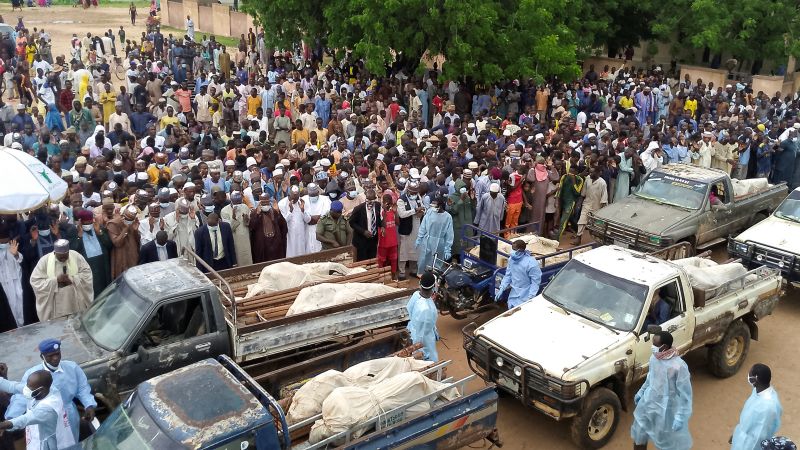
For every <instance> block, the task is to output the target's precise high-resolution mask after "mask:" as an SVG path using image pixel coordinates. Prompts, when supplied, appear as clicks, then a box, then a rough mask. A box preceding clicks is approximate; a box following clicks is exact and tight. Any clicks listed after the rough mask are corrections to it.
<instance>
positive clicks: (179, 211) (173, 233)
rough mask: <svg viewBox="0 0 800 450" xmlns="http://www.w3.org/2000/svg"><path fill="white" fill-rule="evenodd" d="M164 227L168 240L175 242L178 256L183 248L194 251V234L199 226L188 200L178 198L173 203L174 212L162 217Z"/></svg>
mask: <svg viewBox="0 0 800 450" xmlns="http://www.w3.org/2000/svg"><path fill="white" fill-rule="evenodd" d="M164 225H165V226H166V231H167V236H168V237H169V239H170V240H172V241H175V245H176V247H177V250H178V256H181V255H182V254H183V250H184V249H185V248H188V249H190V250H192V251H194V232H195V231H196V230H197V228H198V226H199V225H198V221H197V215H196V214H195V211H194V208H193V207H192V205H190V204H189V201H188V200H186V199H185V198H179V199H178V201H177V202H175V211H173V212H171V213H169V214H167V215H166V216H164Z"/></svg>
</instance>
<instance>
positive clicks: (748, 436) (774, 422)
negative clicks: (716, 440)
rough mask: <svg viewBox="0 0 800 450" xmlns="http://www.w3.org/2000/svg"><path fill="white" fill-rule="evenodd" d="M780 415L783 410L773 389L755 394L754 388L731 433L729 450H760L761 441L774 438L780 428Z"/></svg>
mask: <svg viewBox="0 0 800 450" xmlns="http://www.w3.org/2000/svg"><path fill="white" fill-rule="evenodd" d="M782 414H783V408H782V407H781V402H780V400H779V399H778V393H777V392H775V389H773V388H772V387H769V388H767V389H764V390H763V391H761V392H756V390H755V388H754V389H753V393H752V394H750V398H748V399H747V401H746V402H745V403H744V408H742V414H741V415H740V416H739V424H738V425H736V429H735V430H734V431H733V445H731V450H761V441H762V440H764V439H769V438H771V437H773V436H775V434H776V433H777V432H778V428H780V427H781V415H782Z"/></svg>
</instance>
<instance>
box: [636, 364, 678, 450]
mask: <svg viewBox="0 0 800 450" xmlns="http://www.w3.org/2000/svg"><path fill="white" fill-rule="evenodd" d="M634 401H635V402H636V410H635V411H634V412H633V426H631V437H632V438H633V442H634V443H635V444H639V445H642V444H645V443H647V442H648V441H650V442H652V443H653V444H654V445H655V446H656V448H658V449H659V450H687V449H690V448H692V436H691V435H690V434H689V426H688V424H689V417H690V416H691V415H692V382H691V379H690V376H689V368H688V367H687V366H686V363H685V362H684V361H683V359H681V358H680V357H678V356H674V357H672V358H670V359H658V358H656V357H655V355H653V356H651V357H650V370H649V373H648V374H647V380H646V381H645V382H644V384H643V385H642V388H641V389H639V392H637V393H636V397H635V398H634Z"/></svg>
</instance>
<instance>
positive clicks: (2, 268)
mask: <svg viewBox="0 0 800 450" xmlns="http://www.w3.org/2000/svg"><path fill="white" fill-rule="evenodd" d="M21 264H22V253H20V252H19V243H17V241H16V240H13V239H12V240H9V239H8V237H5V239H0V287H2V289H3V292H4V293H5V294H6V300H8V306H9V308H10V309H11V314H12V315H13V316H14V321H15V322H16V324H17V326H18V327H21V326H22V325H24V324H25V317H24V315H23V308H22V266H21ZM0 322H2V323H6V322H10V321H8V320H5V319H4V320H0ZM9 326H10V324H9Z"/></svg>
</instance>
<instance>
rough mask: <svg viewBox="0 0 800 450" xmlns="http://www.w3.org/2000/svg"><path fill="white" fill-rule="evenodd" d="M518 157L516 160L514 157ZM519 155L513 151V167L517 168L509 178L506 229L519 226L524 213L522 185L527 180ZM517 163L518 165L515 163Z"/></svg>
mask: <svg viewBox="0 0 800 450" xmlns="http://www.w3.org/2000/svg"><path fill="white" fill-rule="evenodd" d="M515 154H516V155H517V157H516V158H515V157H514V155H515ZM518 155H519V153H518V151H517V150H513V151H512V153H511V158H512V166H513V167H516V170H515V171H514V172H511V175H509V177H508V198H507V199H506V201H507V202H508V209H507V210H506V228H514V227H516V226H517V225H519V215H520V213H521V212H522V184H523V180H524V179H525V174H526V171H527V169H526V167H525V166H524V165H522V164H520V163H519V157H518ZM514 161H516V163H515V162H514Z"/></svg>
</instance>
